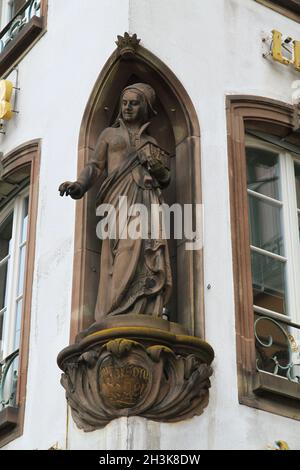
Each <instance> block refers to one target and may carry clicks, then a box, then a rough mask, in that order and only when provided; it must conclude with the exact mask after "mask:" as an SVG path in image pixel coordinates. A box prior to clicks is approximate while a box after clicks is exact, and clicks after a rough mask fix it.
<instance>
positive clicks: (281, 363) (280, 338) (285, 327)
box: [254, 316, 300, 384]
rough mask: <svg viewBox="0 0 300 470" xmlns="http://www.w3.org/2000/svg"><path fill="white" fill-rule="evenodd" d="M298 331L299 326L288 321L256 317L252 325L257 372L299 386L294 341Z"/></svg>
mask: <svg viewBox="0 0 300 470" xmlns="http://www.w3.org/2000/svg"><path fill="white" fill-rule="evenodd" d="M293 330H294V331H293ZM299 330H300V326H299V325H297V324H295V323H292V322H290V321H288V320H287V321H284V322H283V321H280V320H275V319H274V318H271V317H268V316H258V317H257V318H256V320H255V323H254V332H255V339H256V368H257V370H258V371H259V372H268V373H270V374H273V375H275V376H278V377H282V378H285V379H288V380H289V381H290V382H295V383H299V384H300V352H299V341H297V340H296V339H295V338H296V337H297V335H298V337H299Z"/></svg>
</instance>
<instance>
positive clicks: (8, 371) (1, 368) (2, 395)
mask: <svg viewBox="0 0 300 470" xmlns="http://www.w3.org/2000/svg"><path fill="white" fill-rule="evenodd" d="M18 362H19V350H18V349H17V350H16V351H14V352H13V353H12V354H10V355H9V356H8V357H6V358H5V359H4V360H2V361H1V362H0V411H1V410H3V409H4V408H6V407H8V406H12V407H16V406H17V386H18Z"/></svg>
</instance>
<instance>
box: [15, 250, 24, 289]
mask: <svg viewBox="0 0 300 470" xmlns="http://www.w3.org/2000/svg"><path fill="white" fill-rule="evenodd" d="M25 257H26V245H24V246H23V247H22V248H21V249H20V264H19V277H18V293H17V296H19V295H21V294H23V287H24V276H25Z"/></svg>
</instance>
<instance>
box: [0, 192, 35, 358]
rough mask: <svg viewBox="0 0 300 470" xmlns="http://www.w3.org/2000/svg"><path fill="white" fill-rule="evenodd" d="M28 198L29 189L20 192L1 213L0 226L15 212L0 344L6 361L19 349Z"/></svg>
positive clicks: (1, 353) (1, 354) (0, 354)
mask: <svg viewBox="0 0 300 470" xmlns="http://www.w3.org/2000/svg"><path fill="white" fill-rule="evenodd" d="M26 198H29V190H28V188H26V189H25V190H23V191H22V192H20V193H19V194H18V195H17V196H16V197H15V198H14V199H13V201H11V202H10V203H9V204H8V205H7V206H6V207H5V208H4V209H3V210H2V211H1V213H0V224H2V222H4V220H5V219H6V218H7V217H8V216H9V215H10V214H11V213H12V212H13V226H12V239H11V240H12V242H11V253H10V255H9V256H10V265H9V269H8V274H7V285H6V292H7V303H6V307H5V313H4V318H3V335H2V341H1V342H0V344H1V351H0V358H1V359H5V358H6V357H8V356H9V355H10V354H12V353H13V352H14V351H16V350H18V349H19V344H18V345H17V346H16V345H15V336H16V320H17V304H18V301H20V300H23V297H24V285H23V289H22V293H20V294H19V295H18V292H17V291H18V282H19V275H20V260H21V256H20V255H21V248H22V247H25V258H26V247H27V243H28V240H27V237H28V236H27V233H26V236H25V240H24V242H22V241H21V237H22V224H23V214H24V212H23V211H24V207H25V200H26ZM27 232H28V230H27ZM24 276H25V271H24ZM24 276H23V277H24ZM22 307H23V305H22ZM3 310H4V309H3ZM22 310H23V308H22ZM21 315H22V314H21Z"/></svg>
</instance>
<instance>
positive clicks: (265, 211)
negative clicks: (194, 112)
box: [246, 135, 300, 384]
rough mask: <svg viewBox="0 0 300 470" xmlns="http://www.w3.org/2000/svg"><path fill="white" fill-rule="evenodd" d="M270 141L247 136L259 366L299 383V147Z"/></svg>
mask: <svg viewBox="0 0 300 470" xmlns="http://www.w3.org/2000/svg"><path fill="white" fill-rule="evenodd" d="M268 140H272V138H271V136H269V135H265V136H263V137H262V136H261V138H260V139H257V138H253V137H250V136H246V164H247V192H248V204H249V224H250V253H251V266H252V288H253V290H252V292H253V302H254V305H253V309H254V313H255V322H254V334H255V338H256V357H257V369H258V370H261V371H265V372H268V373H271V374H273V375H276V376H278V377H284V378H286V379H288V380H290V381H291V382H295V383H299V384H300V356H299V360H297V358H296V357H294V354H293V349H297V348H298V346H297V344H298V340H299V339H300V335H299V329H300V318H299V316H300V308H299V305H300V302H299V292H298V291H299V289H298V286H299V285H300V277H299V267H300V247H299V227H300V225H299V220H300V210H299V209H300V187H299V184H300V179H299V168H300V147H299V148H297V147H295V150H296V152H297V153H291V152H289V151H287V150H286V149H285V148H282V147H280V146H278V145H273V144H270V143H269V142H267V141H268ZM297 189H298V195H297ZM297 196H298V197H297ZM297 206H298V207H297Z"/></svg>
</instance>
